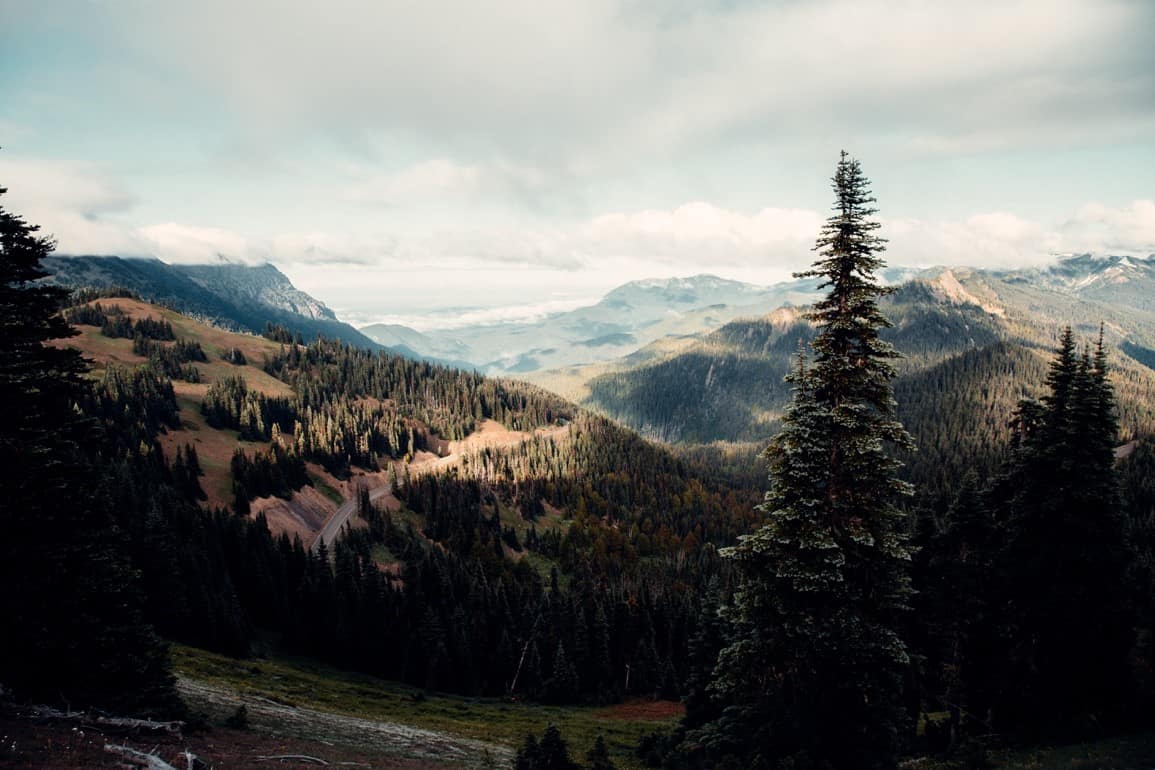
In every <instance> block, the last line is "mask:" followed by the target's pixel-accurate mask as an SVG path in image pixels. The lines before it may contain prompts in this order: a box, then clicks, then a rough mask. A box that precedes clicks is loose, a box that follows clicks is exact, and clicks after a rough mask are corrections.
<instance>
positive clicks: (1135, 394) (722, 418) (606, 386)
mask: <svg viewBox="0 0 1155 770" xmlns="http://www.w3.org/2000/svg"><path fill="white" fill-rule="evenodd" d="M1152 286H1153V290H1155V284H1153V285H1152ZM1125 296H1130V295H1125ZM881 306H882V308H883V311H884V312H885V313H886V315H887V317H888V318H889V319H890V321H891V323H892V324H893V326H892V327H890V328H887V329H883V331H882V338H883V339H884V340H886V341H888V342H890V343H891V344H893V345H894V346H895V348H896V349H897V350H898V351H899V353H901V354H902V356H903V357H902V358H901V359H900V360H899V361H898V362H897V366H898V372H899V374H898V378H897V379H896V381H895V393H896V398H897V400H898V403H899V415H900V417H901V418H902V420H903V422H904V423H905V424H906V425H907V426H908V428H909V429H910V430H911V433H912V434H913V435H914V437H915V440H916V443H917V445H918V446H919V451H918V452H917V453H914V454H911V455H909V456H905V457H904V459H905V460H906V461H907V464H908V469H907V471H906V474H907V478H909V479H910V480H912V481H915V482H917V483H918V484H919V487H920V489H921V490H924V491H925V492H927V493H929V494H932V495H934V494H937V493H939V492H940V491H942V488H943V486H944V485H945V487H947V488H950V487H953V485H954V484H956V483H957V481H958V479H959V478H961V475H960V474H961V473H963V472H965V471H964V470H963V469H965V468H970V467H978V468H987V469H989V468H992V467H995V465H997V464H998V462H999V461H1000V460H1001V459H1002V455H1001V450H1000V449H999V447H1002V446H1005V444H1006V441H1007V440H1008V438H1009V436H1010V434H1009V427H1008V426H1009V425H1010V422H1011V417H1012V413H1013V411H1014V408H1015V405H1016V403H1017V402H1018V400H1019V399H1020V398H1022V397H1025V396H1037V395H1038V394H1039V393H1040V392H1041V391H1040V385H1039V383H1040V382H1041V379H1042V377H1041V375H1042V372H1043V370H1044V367H1045V361H1046V355H1047V351H1048V350H1050V349H1051V348H1052V347H1053V346H1054V343H1055V334H1056V331H1055V330H1056V329H1058V328H1060V327H1061V326H1062V325H1063V324H1064V323H1072V324H1075V325H1076V326H1077V328H1079V329H1080V330H1081V331H1082V332H1083V333H1084V334H1087V335H1090V334H1093V333H1095V332H1096V330H1097V328H1098V324H1099V322H1100V321H1104V322H1105V323H1106V335H1107V340H1108V341H1109V343H1110V344H1111V346H1112V350H1111V351H1109V357H1110V360H1111V364H1112V366H1113V367H1114V371H1113V377H1114V381H1115V383H1116V388H1117V391H1118V395H1119V413H1120V427H1121V440H1123V441H1127V440H1130V439H1132V438H1134V437H1136V436H1144V435H1150V434H1152V433H1155V370H1153V369H1152V368H1151V367H1150V366H1149V365H1147V364H1146V363H1145V361H1146V359H1145V358H1144V354H1143V351H1144V350H1146V348H1144V347H1142V345H1140V344H1139V343H1138V342H1136V340H1145V339H1146V336H1145V335H1148V334H1151V333H1152V330H1155V316H1152V315H1151V314H1150V312H1149V311H1148V310H1146V309H1144V308H1143V307H1142V306H1138V307H1131V306H1128V305H1126V304H1119V303H1107V302H1103V301H1088V300H1083V299H1081V298H1080V297H1078V296H1075V295H1070V294H1063V293H1059V292H1057V291H1055V290H1053V289H1048V288H1046V286H1045V284H1031V283H1028V281H1027V279H1026V278H1024V277H1022V276H1020V275H1018V274H1008V275H1003V276H999V275H995V274H986V273H979V272H975V271H964V270H955V271H939V272H938V274H936V275H933V276H930V277H925V278H919V279H916V280H913V281H910V282H907V283H905V284H902V285H900V286H899V287H898V288H897V290H896V291H895V292H894V293H893V294H891V295H890V296H888V297H885V298H883V299H882V300H881ZM813 334H814V331H813V329H812V327H811V326H810V325H809V324H808V323H807V322H806V321H805V320H803V319H802V318H801V315H800V311H799V310H797V309H793V308H783V309H781V310H778V311H775V312H774V313H772V314H770V315H768V316H766V317H764V318H758V319H749V320H740V321H735V322H732V323H730V324H727V325H726V326H724V327H722V328H721V329H719V330H717V331H716V332H714V333H712V334H710V335H707V336H706V337H704V338H703V339H702V340H701V341H700V342H698V343H695V344H694V345H692V346H690V347H689V348H688V349H685V350H682V351H680V352H677V353H674V354H673V355H669V356H664V357H659V358H657V359H656V360H654V361H650V362H646V363H643V364H641V365H639V366H637V367H634V368H631V367H628V366H627V367H623V368H622V369H620V370H619V371H615V372H611V373H607V374H604V375H600V376H597V377H594V378H593V379H592V380H591V381H590V382H589V383H588V388H589V393H590V395H589V397H588V398H587V399H586V401H585V403H586V404H587V405H589V406H591V407H593V408H595V409H597V410H599V411H602V412H604V413H605V414H607V415H610V416H612V417H614V418H615V419H618V420H620V421H621V422H623V423H624V424H626V425H629V426H631V427H634V428H635V429H637V430H638V431H640V432H641V433H642V434H643V435H647V436H651V437H654V438H658V439H661V440H663V441H667V442H674V443H682V444H703V443H710V442H714V441H725V442H748V443H749V445H750V446H751V449H752V450H753V449H755V448H757V447H760V446H761V445H764V443H765V442H766V441H767V440H768V438H769V436H770V435H772V434H773V433H774V431H775V430H776V429H777V426H778V424H779V423H778V420H779V419H780V417H781V414H782V409H783V407H784V405H785V404H786V402H787V400H788V398H789V392H790V391H789V387H788V385H787V384H786V383H785V382H784V381H783V377H784V375H785V374H786V372H787V371H788V370H789V366H790V359H791V356H792V354H793V353H794V351H795V350H796V347H797V345H798V342H799V340H809V339H810V338H811V337H812V336H813Z"/></svg>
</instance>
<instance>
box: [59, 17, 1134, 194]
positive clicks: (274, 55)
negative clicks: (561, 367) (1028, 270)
mask: <svg viewBox="0 0 1155 770" xmlns="http://www.w3.org/2000/svg"><path fill="white" fill-rule="evenodd" d="M74 2H79V0H74ZM75 10H76V12H77V13H78V14H79V18H81V19H85V22H84V23H85V24H86V27H87V28H88V30H89V34H91V35H93V36H94V38H95V39H96V40H98V41H99V44H100V45H99V48H100V50H105V51H123V52H124V54H123V56H125V57H131V58H132V59H133V60H135V61H139V62H142V63H144V64H146V65H147V66H149V67H150V68H151V69H152V70H153V72H154V73H155V75H154V76H153V77H154V79H155V80H156V81H157V83H161V82H163V83H179V84H181V87H182V88H183V89H186V90H187V91H188V92H190V93H197V94H211V95H212V96H211V97H210V98H211V99H212V100H213V102H214V104H212V105H211V106H210V108H211V109H214V110H219V109H221V108H223V109H224V110H225V111H226V112H227V114H229V115H230V116H231V118H233V119H234V120H236V121H237V123H238V124H239V125H243V126H247V127H248V129H249V130H250V131H251V132H252V134H253V136H254V137H260V138H265V137H285V136H290V135H294V134H301V135H312V134H313V133H315V132H318V131H319V132H322V133H324V134H326V135H328V136H333V137H338V138H340V139H341V140H342V141H344V142H347V143H349V144H351V145H361V146H364V147H370V146H372V145H373V144H374V143H385V144H394V145H396V144H407V145H409V146H413V145H417V146H422V145H423V146H426V147H427V148H436V149H435V150H434V152H437V153H439V154H442V155H448V156H450V157H455V158H470V159H473V160H471V161H470V162H468V163H464V164H463V166H464V167H465V168H468V167H469V166H471V165H473V164H474V162H475V161H477V160H478V159H487V161H488V160H496V161H501V162H506V163H512V164H515V165H518V166H525V167H533V168H536V169H538V172H539V173H542V174H547V175H551V176H555V177H556V178H557V180H558V182H557V183H558V184H564V183H566V181H567V180H569V179H571V178H573V177H577V178H583V177H587V176H591V175H595V174H596V173H598V171H599V170H605V169H607V168H609V169H613V168H618V167H619V166H620V165H621V164H623V163H635V162H642V160H643V159H651V160H654V159H657V160H661V159H663V158H669V157H672V156H674V155H675V154H676V155H679V156H683V157H684V156H687V155H693V154H696V153H703V152H708V151H709V150H710V149H711V148H717V147H719V146H724V147H725V146H733V144H734V143H735V142H740V143H746V144H750V143H754V144H763V145H775V144H780V143H784V142H794V143H804V144H807V143H808V144H813V145H815V146H821V147H822V148H823V149H824V150H828V148H829V146H830V145H831V142H832V141H833V142H836V143H841V142H844V141H850V140H859V139H865V138H867V137H870V138H873V139H874V140H876V141H877V142H879V143H882V144H884V145H886V146H888V147H890V148H891V149H893V150H894V151H895V152H902V153H909V152H910V151H912V150H914V151H917V152H923V153H932V154H950V155H957V154H966V153H971V152H987V151H992V150H998V149H1005V148H1008V147H1037V146H1040V145H1051V144H1061V145H1067V144H1071V143H1079V142H1086V141H1088V140H1090V139H1093V140H1096V141H1105V140H1110V139H1117V138H1120V137H1128V136H1135V135H1137V134H1144V135H1147V136H1149V135H1150V132H1151V131H1152V130H1155V98H1153V97H1155V66H1153V61H1155V53H1152V49H1151V47H1150V46H1149V44H1148V40H1147V36H1148V30H1150V29H1151V28H1152V27H1153V26H1155V6H1152V5H1151V4H1150V3H1144V2H1133V1H1131V0H974V1H973V2H968V3H955V4H944V3H894V2H889V1H888V0H814V1H813V2H797V1H796V0H767V1H765V2H741V3H715V4H693V3H689V4H682V3H673V4H672V3H667V2H661V1H660V0H643V1H642V2H636V1H635V0H582V1H580V2H577V1H574V0H541V1H540V2H527V1H526V0H493V2H486V3H461V2H456V1H455V0H428V1H427V2H421V3H398V2H383V3H367V2H364V1H363V0H332V2H328V3H325V4H323V5H318V4H316V3H314V2H308V1H307V0H295V1H288V0H256V1H254V2H247V3H240V4H238V3H234V2H231V1H230V0H203V1H202V2H199V3H176V4H173V3H153V2H147V1H146V0H135V2H133V1H129V0H126V1H125V2H119V3H114V4H110V5H105V6H101V8H100V11H99V13H96V12H94V11H92V9H91V8H88V7H87V4H80V5H78V6H77V7H76V8H75ZM64 12H65V11H61V13H64ZM210 41H211V42H210ZM157 93H163V89H159V88H156V87H155V84H152V85H149V84H148V83H146V84H144V85H141V86H140V93H126V94H113V97H114V98H118V99H119V98H123V99H125V100H132V99H137V98H141V97H145V98H150V99H155V98H158V97H157V96H156V94H157ZM165 98H167V97H165ZM440 170H441V171H446V170H447V169H446V168H445V167H442V168H441V169H440ZM461 170H462V169H458V170H457V171H451V172H450V173H453V174H457V173H458V171H461ZM438 173H439V170H438V169H437V168H425V169H422V170H420V172H419V177H420V178H419V179H397V180H395V182H396V183H397V184H399V185H402V187H405V186H406V185H413V184H416V185H418V186H419V187H420V186H421V185H423V184H427V183H429V182H430V176H432V177H433V179H432V182H433V183H434V185H436V184H437V183H438V178H437V174H438ZM466 177H467V178H468V173H467V174H466ZM441 181H442V182H444V181H446V180H444V179H442V180H441ZM448 181H449V182H450V183H451V184H453V185H455V186H456V185H459V184H460V183H461V182H462V181H463V180H462V179H461V178H459V177H458V176H454V177H453V178H452V179H450V180H448ZM464 181H468V179H466V180H464ZM385 192H386V193H389V192H392V190H391V188H390V186H389V185H388V184H386V185H385Z"/></svg>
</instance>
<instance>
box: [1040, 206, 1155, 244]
mask: <svg viewBox="0 0 1155 770" xmlns="http://www.w3.org/2000/svg"><path fill="white" fill-rule="evenodd" d="M1060 232H1061V235H1062V239H1063V242H1064V243H1068V244H1080V245H1079V246H1078V247H1077V248H1068V249H1065V250H1067V251H1093V252H1110V253H1129V254H1136V253H1138V254H1155V201H1150V200H1137V201H1132V202H1131V203H1130V204H1128V205H1127V206H1124V207H1122V208H1111V207H1109V206H1104V205H1103V204H1101V203H1088V204H1087V205H1085V206H1083V207H1082V208H1080V209H1079V210H1078V211H1077V212H1076V213H1075V215H1074V216H1072V217H1071V218H1070V219H1068V220H1067V221H1065V222H1064V223H1063V224H1062V227H1061V230H1060Z"/></svg>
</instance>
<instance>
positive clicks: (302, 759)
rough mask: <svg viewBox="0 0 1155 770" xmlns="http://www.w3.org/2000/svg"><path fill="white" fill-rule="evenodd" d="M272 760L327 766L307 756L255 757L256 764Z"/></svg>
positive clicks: (319, 760) (315, 758)
mask: <svg viewBox="0 0 1155 770" xmlns="http://www.w3.org/2000/svg"><path fill="white" fill-rule="evenodd" d="M274 759H291V760H293V761H294V762H309V763H311V764H314V765H324V766H325V767H328V766H329V763H328V762H326V761H325V760H323V759H319V758H317V757H310V756H308V755H307V754H277V755H276V756H272V757H257V759H256V761H257V762H272V761H273V760H274Z"/></svg>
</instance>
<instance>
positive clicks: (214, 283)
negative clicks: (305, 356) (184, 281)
mask: <svg viewBox="0 0 1155 770" xmlns="http://www.w3.org/2000/svg"><path fill="white" fill-rule="evenodd" d="M174 267H175V268H176V269H177V270H179V271H180V272H182V273H184V274H185V275H187V276H188V277H189V278H191V279H192V280H193V281H194V282H195V283H197V284H198V285H200V286H202V287H204V288H205V289H208V290H209V291H211V292H213V293H215V294H218V295H222V296H225V297H228V298H229V299H231V300H233V301H234V302H256V303H258V304H261V305H267V306H269V307H275V308H278V309H280V310H284V311H286V312H289V313H295V314H297V315H302V316H305V317H307V318H313V319H317V320H326V321H335V320H337V316H336V315H334V314H333V311H332V310H330V309H329V308H328V306H326V305H325V303H324V302H321V301H320V300H319V299H315V298H313V297H311V296H309V295H308V294H306V293H305V292H303V291H301V290H300V289H298V288H297V287H295V286H293V284H292V283H291V282H290V281H289V279H288V277H286V276H285V274H284V273H282V272H281V271H280V270H278V269H277V268H276V267H274V266H273V265H270V264H264V265H258V266H255V267H254V266H249V265H241V264H235V263H229V262H225V263H221V264H216V265H174Z"/></svg>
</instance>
